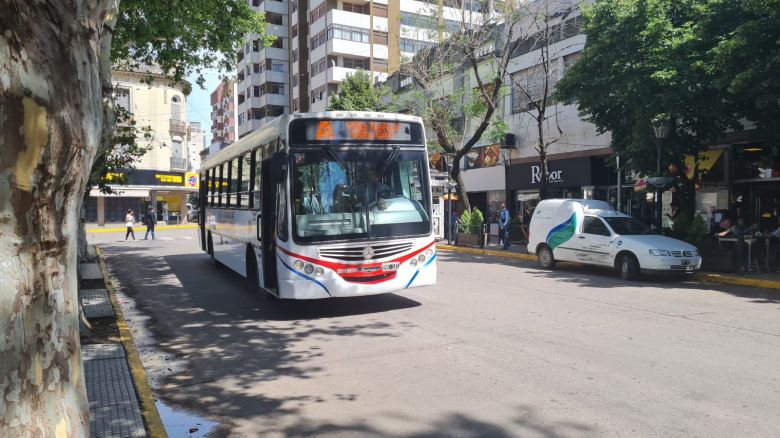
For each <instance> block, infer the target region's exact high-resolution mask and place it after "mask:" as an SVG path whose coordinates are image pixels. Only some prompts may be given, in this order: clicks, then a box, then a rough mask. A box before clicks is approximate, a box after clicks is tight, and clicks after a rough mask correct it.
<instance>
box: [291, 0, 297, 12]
mask: <svg viewBox="0 0 780 438" xmlns="http://www.w3.org/2000/svg"><path fill="white" fill-rule="evenodd" d="M297 10H298V0H293V1H292V11H293V12H295V11H297Z"/></svg>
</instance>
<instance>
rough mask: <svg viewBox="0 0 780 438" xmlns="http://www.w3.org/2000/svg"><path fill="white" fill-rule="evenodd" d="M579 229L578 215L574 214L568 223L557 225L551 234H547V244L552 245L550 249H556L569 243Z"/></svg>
mask: <svg viewBox="0 0 780 438" xmlns="http://www.w3.org/2000/svg"><path fill="white" fill-rule="evenodd" d="M576 229H577V215H576V214H572V215H571V217H570V218H569V219H567V220H566V222H564V223H562V224H559V225H556V226H555V227H554V228H553V229H552V230H550V232H549V233H547V244H548V245H550V249H555V248H557V247H558V246H560V245H561V244H562V243H564V242H566V241H568V240H569V239H571V238H572V237H573V236H574V231H575V230H576Z"/></svg>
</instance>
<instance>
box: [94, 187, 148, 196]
mask: <svg viewBox="0 0 780 438" xmlns="http://www.w3.org/2000/svg"><path fill="white" fill-rule="evenodd" d="M89 196H92V197H93V198H99V197H115V198H145V197H148V196H149V190H146V189H113V193H103V192H101V191H100V189H92V190H90V191H89Z"/></svg>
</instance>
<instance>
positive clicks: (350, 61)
mask: <svg viewBox="0 0 780 438" xmlns="http://www.w3.org/2000/svg"><path fill="white" fill-rule="evenodd" d="M344 68H354V69H360V70H368V58H348V57H346V56H345V57H344Z"/></svg>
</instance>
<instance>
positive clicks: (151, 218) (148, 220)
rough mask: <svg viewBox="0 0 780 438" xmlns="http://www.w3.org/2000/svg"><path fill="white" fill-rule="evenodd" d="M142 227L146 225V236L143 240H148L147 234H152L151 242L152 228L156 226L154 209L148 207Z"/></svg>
mask: <svg viewBox="0 0 780 438" xmlns="http://www.w3.org/2000/svg"><path fill="white" fill-rule="evenodd" d="M144 225H146V235H144V240H149V232H151V233H152V240H154V226H155V225H157V215H156V214H155V212H154V208H152V206H151V205H150V206H149V210H148V211H147V212H146V214H145V215H144Z"/></svg>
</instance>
